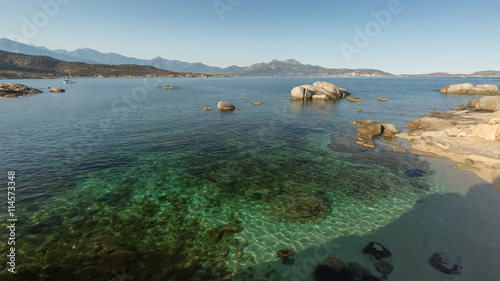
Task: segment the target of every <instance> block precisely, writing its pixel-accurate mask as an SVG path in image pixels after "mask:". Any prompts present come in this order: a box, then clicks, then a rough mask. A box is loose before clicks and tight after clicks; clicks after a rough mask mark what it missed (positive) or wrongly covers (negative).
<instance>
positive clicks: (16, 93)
mask: <svg viewBox="0 0 500 281" xmlns="http://www.w3.org/2000/svg"><path fill="white" fill-rule="evenodd" d="M41 92H42V91H40V90H38V89H35V88H30V87H28V86H26V85H23V84H18V83H6V84H0V97H5V98H17V97H20V96H25V95H28V94H38V93H41Z"/></svg>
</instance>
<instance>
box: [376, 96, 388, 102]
mask: <svg viewBox="0 0 500 281" xmlns="http://www.w3.org/2000/svg"><path fill="white" fill-rule="evenodd" d="M377 100H379V101H388V100H389V99H388V98H382V97H378V98H377Z"/></svg>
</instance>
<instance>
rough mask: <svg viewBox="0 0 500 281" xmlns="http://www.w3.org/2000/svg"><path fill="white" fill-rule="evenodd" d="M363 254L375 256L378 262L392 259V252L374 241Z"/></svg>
mask: <svg viewBox="0 0 500 281" xmlns="http://www.w3.org/2000/svg"><path fill="white" fill-rule="evenodd" d="M363 253H365V254H370V255H372V256H374V257H375V258H376V259H377V260H379V259H381V258H386V257H390V256H391V255H392V253H391V251H389V250H388V249H386V248H385V247H384V246H382V245H380V244H379V243H376V242H373V241H371V242H370V243H368V245H367V246H366V247H365V248H364V249H363Z"/></svg>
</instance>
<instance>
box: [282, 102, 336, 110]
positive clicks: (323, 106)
mask: <svg viewBox="0 0 500 281" xmlns="http://www.w3.org/2000/svg"><path fill="white" fill-rule="evenodd" d="M339 101H340V100H290V108H291V109H292V111H293V112H303V110H304V109H305V108H307V109H310V110H312V111H315V112H316V111H320V110H325V111H329V110H332V109H333V108H334V107H335V105H337V104H338V103H339Z"/></svg>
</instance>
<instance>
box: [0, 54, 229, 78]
mask: <svg viewBox="0 0 500 281" xmlns="http://www.w3.org/2000/svg"><path fill="white" fill-rule="evenodd" d="M69 71H71V73H69ZM69 74H71V76H77V77H213V76H222V75H213V74H199V73H187V72H173V71H169V70H163V69H158V68H155V67H152V66H150V65H136V64H121V65H109V64H88V63H83V62H68V61H63V60H58V59H55V58H52V57H49V56H40V55H35V56H34V55H25V54H19V53H11V52H6V51H0V78H9V79H17V78H25V79H26V78H27V79H34V78H56V77H63V76H68V75H69Z"/></svg>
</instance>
